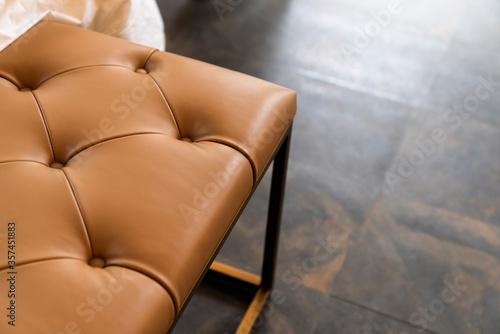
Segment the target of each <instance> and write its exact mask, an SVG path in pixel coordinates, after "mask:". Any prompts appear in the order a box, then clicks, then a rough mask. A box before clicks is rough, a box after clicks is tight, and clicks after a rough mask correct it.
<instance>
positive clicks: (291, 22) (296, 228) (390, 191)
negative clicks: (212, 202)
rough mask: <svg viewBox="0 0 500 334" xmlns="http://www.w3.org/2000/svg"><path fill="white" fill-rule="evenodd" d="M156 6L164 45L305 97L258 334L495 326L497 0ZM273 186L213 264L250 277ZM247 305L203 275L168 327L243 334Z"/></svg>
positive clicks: (498, 253) (262, 192)
mask: <svg viewBox="0 0 500 334" xmlns="http://www.w3.org/2000/svg"><path fill="white" fill-rule="evenodd" d="M158 2H159V5H160V8H161V10H162V14H163V17H164V19H165V26H166V33H167V38H168V45H167V50H168V51H171V52H174V53H178V54H182V55H185V56H188V57H192V58H196V59H200V60H203V61H206V62H209V63H213V64H217V65H220V66H223V67H226V68H230V69H234V70H237V71H240V72H244V73H248V74H251V75H254V76H257V77H260V78H263V79H266V80H269V81H272V82H275V83H277V84H280V85H284V86H287V87H290V88H292V89H295V90H296V91H297V92H298V103H299V111H298V114H297V117H296V121H295V126H294V138H293V140H292V151H291V160H290V167H289V178H288V188H287V198H286V204H285V213H284V221H283V229H282V238H281V246H280V253H279V264H278V276H277V278H278V279H277V284H276V291H278V292H279V293H280V294H281V298H279V299H277V300H274V301H273V302H272V303H271V304H272V305H271V307H270V308H269V310H268V311H267V312H266V314H265V316H264V317H262V319H259V321H258V323H257V325H256V328H255V330H254V333H300V334H308V333H311V334H313V333H315V334H316V333H363V334H371V333H384V334H385V333H394V334H413V333H441V334H458V333H485V334H496V333H500V264H499V260H500V93H499V91H500V83H499V82H500V56H499V52H500V2H499V1H496V0H475V1H465V0H419V1H409V0H401V1H400V6H399V7H395V8H397V9H398V10H393V13H394V14H391V16H390V18H388V16H387V15H385V16H384V15H383V14H373V13H379V12H380V11H384V12H382V13H387V10H388V8H392V7H390V6H391V5H390V1H382V0H372V1H369V0H349V1H348V0H344V1H340V0H272V1H269V0H231V1H229V0H216V3H218V4H219V5H220V4H225V5H224V6H222V7H220V8H225V9H226V10H225V11H224V12H223V13H222V12H219V13H218V12H217V10H216V9H215V7H214V1H213V0H210V1H194V0H163V1H162V0H160V1H158ZM374 15H376V16H377V15H378V17H379V21H380V22H382V23H383V24H380V23H374V22H376V21H375V18H374ZM358 29H359V30H365V29H367V30H368V31H369V33H370V34H369V36H361V35H360V34H358V32H359V30H358ZM488 81H490V84H488V83H487V82H488ZM220 95H221V97H222V98H223V96H224V92H220ZM461 105H462V106H461ZM268 190H269V177H267V178H266V180H265V182H263V183H262V185H261V186H260V189H259V190H258V191H257V192H256V194H255V196H254V198H253V199H252V201H251V202H250V204H249V206H248V207H247V210H246V212H245V214H244V215H243V216H242V218H241V220H240V221H239V223H238V225H237V226H236V228H235V230H234V232H233V233H232V235H231V237H230V238H229V239H228V241H227V243H226V245H225V246H224V248H223V250H222V252H221V254H220V256H219V260H220V261H222V262H225V263H228V264H231V265H237V266H239V267H241V268H243V269H246V270H250V271H253V272H255V273H258V270H259V267H260V260H261V255H262V237H263V229H264V224H265V222H264V212H265V210H266V204H267V198H268V197H267V192H268ZM315 254H316V257H315ZM249 298H250V296H247V295H240V294H236V293H235V292H234V291H233V292H231V291H229V292H225V291H224V290H219V288H218V287H216V286H213V285H211V284H210V283H209V282H206V283H204V284H203V285H202V287H201V288H200V290H199V291H198V292H197V294H196V295H195V297H194V298H193V300H192V302H191V303H190V305H189V307H188V308H187V310H186V312H185V314H184V315H183V317H182V318H181V321H180V322H179V324H178V326H177V327H176V329H175V331H174V333H175V334H183V333H189V334H192V333H221V334H225V333H231V332H234V330H235V329H236V327H237V325H238V322H239V320H240V318H241V316H242V315H243V313H244V310H245V308H246V306H247V305H248V301H249V300H250V299H249Z"/></svg>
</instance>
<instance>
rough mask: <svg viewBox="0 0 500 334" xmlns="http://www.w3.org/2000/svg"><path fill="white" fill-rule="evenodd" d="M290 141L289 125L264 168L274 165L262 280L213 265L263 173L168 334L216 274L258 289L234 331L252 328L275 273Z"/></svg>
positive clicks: (243, 332)
mask: <svg viewBox="0 0 500 334" xmlns="http://www.w3.org/2000/svg"><path fill="white" fill-rule="evenodd" d="M291 137H292V125H290V127H289V128H288V130H287V132H286V134H285V135H284V136H283V138H282V139H281V142H280V144H279V145H278V147H277V149H276V151H275V152H274V154H273V156H272V158H271V159H270V160H269V162H268V164H267V166H266V167H265V171H267V169H268V168H269V166H270V165H271V162H272V161H274V165H273V175H272V180H271V192H270V198H269V208H268V214H267V227H266V237H265V238H266V239H265V245H264V256H263V263H262V274H261V276H257V275H255V274H252V273H249V272H246V271H244V270H241V269H237V268H234V267H231V266H228V265H225V264H222V263H219V262H214V260H215V258H216V256H217V254H218V253H219V251H220V249H221V248H222V245H223V244H224V242H225V240H226V239H227V237H228V236H229V234H230V232H231V230H232V229H233V227H234V225H235V224H236V222H237V220H238V218H239V217H240V215H241V213H242V212H243V210H244V209H245V207H246V205H247V204H248V201H249V200H250V198H251V197H252V195H253V193H254V191H255V190H256V189H257V186H258V185H259V184H260V181H261V180H262V177H263V175H264V174H265V171H264V172H263V173H262V175H261V177H260V178H259V179H258V180H257V182H256V184H255V187H254V189H253V191H252V192H251V194H250V195H249V196H248V197H247V199H246V200H245V203H244V205H243V206H242V207H241V209H240V211H239V212H238V214H237V215H236V216H235V217H234V219H233V221H232V222H231V225H230V227H229V228H228V230H227V232H226V234H225V235H224V237H223V239H222V240H221V242H220V244H219V246H218V247H217V249H216V251H215V252H214V253H213V255H212V257H211V258H210V261H209V263H208V265H207V267H206V268H205V270H204V271H203V273H202V274H201V275H200V277H199V278H198V281H197V283H196V285H195V287H194V288H193V290H192V291H191V293H190V294H189V297H188V298H187V299H186V301H185V302H184V304H183V305H182V306H181V307H180V309H179V312H178V314H177V316H176V318H175V320H174V322H173V323H172V325H171V326H170V329H169V331H168V332H167V333H171V331H172V330H173V328H174V327H175V324H176V323H177V321H178V320H179V318H180V316H181V315H182V313H183V311H184V309H185V308H186V306H187V304H188V302H189V300H190V299H191V297H192V296H193V294H194V291H195V290H196V288H197V287H198V286H199V285H200V283H201V281H202V280H203V278H204V277H205V276H206V275H207V273H209V274H211V275H213V274H215V275H217V276H218V277H219V278H222V279H223V280H227V281H231V282H232V283H235V284H236V285H237V286H239V287H241V288H253V289H257V293H256V294H255V296H254V298H253V300H252V302H251V304H250V306H249V307H248V309H247V312H246V314H245V316H244V317H243V320H242V321H241V323H240V325H239V327H238V329H237V331H236V334H248V333H250V332H251V330H252V328H253V325H254V323H255V321H256V320H257V318H258V316H259V314H260V311H261V309H262V307H263V306H264V305H265V303H266V301H267V299H268V297H269V294H270V293H271V289H272V287H273V283H274V273H275V269H276V260H277V256H278V246H279V233H280V226H281V217H282V212H283V202H284V196H285V186H286V175H287V167H288V155H289V151H290V141H291Z"/></svg>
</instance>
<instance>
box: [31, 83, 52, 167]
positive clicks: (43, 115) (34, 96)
mask: <svg viewBox="0 0 500 334" xmlns="http://www.w3.org/2000/svg"><path fill="white" fill-rule="evenodd" d="M31 94H32V95H33V98H34V99H35V103H36V105H37V107H38V110H39V111H40V115H41V116H42V120H43V124H44V126H45V131H46V133H47V137H48V138H49V143H50V148H51V150H52V157H53V159H54V161H55V160H56V152H55V151H54V143H53V142H52V135H51V134H50V129H49V124H48V123H47V118H46V117H45V113H44V112H43V108H42V105H41V104H40V101H39V100H38V98H37V97H36V95H35V92H33V91H31Z"/></svg>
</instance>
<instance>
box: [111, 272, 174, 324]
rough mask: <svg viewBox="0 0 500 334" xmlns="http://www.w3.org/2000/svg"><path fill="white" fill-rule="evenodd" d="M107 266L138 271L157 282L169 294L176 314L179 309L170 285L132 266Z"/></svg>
mask: <svg viewBox="0 0 500 334" xmlns="http://www.w3.org/2000/svg"><path fill="white" fill-rule="evenodd" d="M109 267H117V268H125V269H128V270H131V271H134V272H136V273H139V274H141V275H143V276H145V277H148V278H149V279H151V280H152V281H155V282H156V283H157V284H159V285H160V286H161V287H163V289H165V291H166V292H167V294H168V295H169V297H170V299H171V300H172V305H173V306H174V313H175V315H177V313H178V311H179V306H178V305H177V303H176V301H175V298H174V293H173V292H172V289H171V288H170V287H168V286H167V285H166V284H162V283H161V282H159V281H158V280H157V279H155V278H154V277H152V276H150V275H148V274H147V273H144V272H142V271H139V270H137V269H134V268H130V267H127V266H122V265H119V264H111V265H109V266H105V267H104V268H109Z"/></svg>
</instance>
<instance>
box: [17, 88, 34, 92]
mask: <svg viewBox="0 0 500 334" xmlns="http://www.w3.org/2000/svg"><path fill="white" fill-rule="evenodd" d="M19 91H21V92H31V88H29V87H22V88H20V89H19Z"/></svg>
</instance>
